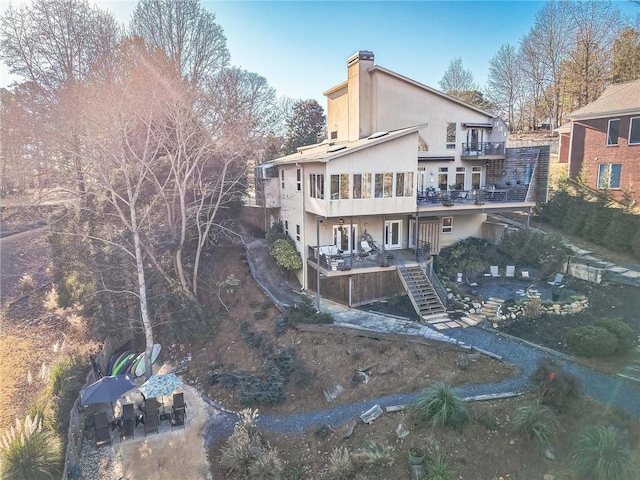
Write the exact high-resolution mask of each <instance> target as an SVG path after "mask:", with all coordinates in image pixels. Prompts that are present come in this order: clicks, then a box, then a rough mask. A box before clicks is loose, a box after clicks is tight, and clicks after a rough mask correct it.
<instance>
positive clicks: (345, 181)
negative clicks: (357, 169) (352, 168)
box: [331, 173, 349, 200]
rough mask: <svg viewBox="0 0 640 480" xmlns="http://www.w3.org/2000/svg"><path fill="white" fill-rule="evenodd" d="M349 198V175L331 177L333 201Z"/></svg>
mask: <svg viewBox="0 0 640 480" xmlns="http://www.w3.org/2000/svg"><path fill="white" fill-rule="evenodd" d="M348 198H349V174H348V173H342V174H340V175H331V200H346V199H348Z"/></svg>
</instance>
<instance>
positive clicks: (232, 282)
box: [218, 273, 242, 293]
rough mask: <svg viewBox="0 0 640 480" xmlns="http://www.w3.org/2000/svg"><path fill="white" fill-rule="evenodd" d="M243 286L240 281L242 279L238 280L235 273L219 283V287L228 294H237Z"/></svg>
mask: <svg viewBox="0 0 640 480" xmlns="http://www.w3.org/2000/svg"><path fill="white" fill-rule="evenodd" d="M241 284H242V282H241V281H240V279H239V278H237V277H236V276H235V275H234V274H233V273H232V274H230V275H229V276H228V277H227V278H225V279H224V280H223V281H221V282H218V286H219V287H220V288H222V289H224V291H225V292H227V293H236V292H237V291H238V288H240V285H241Z"/></svg>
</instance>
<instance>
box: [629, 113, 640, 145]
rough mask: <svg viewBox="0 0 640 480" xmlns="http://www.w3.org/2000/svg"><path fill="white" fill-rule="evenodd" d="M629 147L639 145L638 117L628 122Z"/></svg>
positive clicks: (639, 120)
mask: <svg viewBox="0 0 640 480" xmlns="http://www.w3.org/2000/svg"><path fill="white" fill-rule="evenodd" d="M629 145H640V117H634V118H632V119H631V121H630V122H629Z"/></svg>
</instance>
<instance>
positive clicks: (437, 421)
mask: <svg viewBox="0 0 640 480" xmlns="http://www.w3.org/2000/svg"><path fill="white" fill-rule="evenodd" d="M415 413H416V416H417V419H418V421H420V422H421V423H429V424H431V425H433V426H445V425H446V426H449V427H453V428H462V427H463V426H464V425H465V424H466V423H467V422H468V421H469V411H468V410H467V405H466V404H465V402H464V400H463V399H462V398H460V397H459V396H458V395H456V394H455V393H454V392H453V390H452V389H451V387H449V386H448V385H445V384H444V383H442V382H438V383H436V384H434V385H433V386H432V387H429V388H426V389H425V390H424V391H423V392H422V394H421V395H420V398H419V399H418V401H417V402H416V404H415Z"/></svg>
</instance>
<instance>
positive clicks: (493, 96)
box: [487, 43, 522, 131]
mask: <svg viewBox="0 0 640 480" xmlns="http://www.w3.org/2000/svg"><path fill="white" fill-rule="evenodd" d="M487 90H488V94H489V98H490V100H492V101H493V102H494V103H495V104H497V105H498V106H499V107H500V109H501V110H502V111H503V112H507V122H508V124H509V130H510V131H513V130H514V128H515V111H516V109H517V108H518V105H517V104H518V103H519V102H520V95H521V93H522V76H521V67H520V62H519V56H518V52H517V50H516V48H515V47H514V46H513V45H510V44H508V43H507V44H504V45H501V46H500V49H499V50H498V52H497V53H496V54H495V55H494V56H493V58H492V59H491V61H490V62H489V76H488V81H487Z"/></svg>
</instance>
